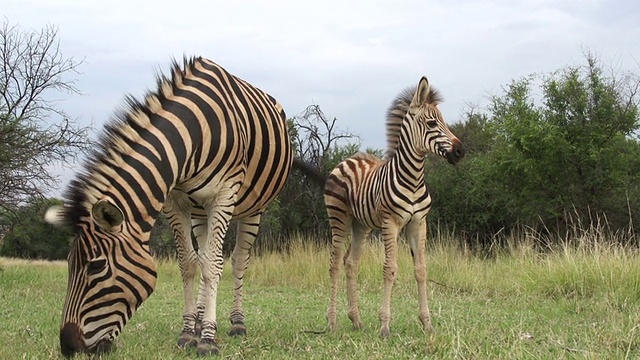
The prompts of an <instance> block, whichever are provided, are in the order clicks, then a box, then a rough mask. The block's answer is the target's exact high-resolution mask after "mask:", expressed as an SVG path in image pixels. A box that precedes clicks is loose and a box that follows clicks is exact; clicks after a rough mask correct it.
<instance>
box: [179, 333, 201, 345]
mask: <svg viewBox="0 0 640 360" xmlns="http://www.w3.org/2000/svg"><path fill="white" fill-rule="evenodd" d="M198 340H199V339H198V337H197V336H196V335H195V334H193V333H189V332H184V331H183V332H182V333H180V337H178V347H179V348H181V349H187V348H190V347H196V346H197V345H198Z"/></svg>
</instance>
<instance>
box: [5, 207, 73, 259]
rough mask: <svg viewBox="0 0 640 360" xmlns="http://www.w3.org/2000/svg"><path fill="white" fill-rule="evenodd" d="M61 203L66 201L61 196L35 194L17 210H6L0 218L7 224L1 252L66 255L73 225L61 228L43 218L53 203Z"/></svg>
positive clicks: (27, 256) (35, 256)
mask: <svg viewBox="0 0 640 360" xmlns="http://www.w3.org/2000/svg"><path fill="white" fill-rule="evenodd" d="M61 204H62V201H60V200H57V199H49V200H43V199H42V198H40V197H33V198H30V199H27V201H26V202H25V203H24V204H22V205H20V206H19V207H18V208H17V209H15V211H14V213H6V212H5V213H3V214H2V215H1V216H0V221H1V222H2V223H3V224H4V225H5V227H4V228H3V231H4V234H2V235H3V236H2V238H1V239H0V256H8V257H20V258H25V259H47V260H61V259H66V258H67V253H68V252H69V245H70V241H71V240H72V233H71V229H69V228H59V227H56V226H53V225H50V224H47V223H45V222H44V220H43V215H44V212H45V211H46V210H47V209H48V208H49V207H50V206H53V205H61ZM9 217H11V219H9Z"/></svg>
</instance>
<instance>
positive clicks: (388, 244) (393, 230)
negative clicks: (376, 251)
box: [380, 221, 398, 338]
mask: <svg viewBox="0 0 640 360" xmlns="http://www.w3.org/2000/svg"><path fill="white" fill-rule="evenodd" d="M382 238H383V240H384V267H383V269H382V276H383V277H384V290H383V293H382V306H380V336H381V337H383V338H388V337H389V336H390V335H391V333H390V331H389V323H390V322H391V288H393V283H394V282H395V280H396V276H397V275H398V227H397V225H396V224H395V222H393V221H385V222H383V224H382Z"/></svg>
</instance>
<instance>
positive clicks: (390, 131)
mask: <svg viewBox="0 0 640 360" xmlns="http://www.w3.org/2000/svg"><path fill="white" fill-rule="evenodd" d="M417 88H418V87H417V86H410V87H408V88H406V89H404V90H402V91H401V92H400V93H399V94H398V96H396V98H395V99H394V100H393V101H392V102H391V106H389V109H388V110H387V150H386V151H385V153H384V160H389V159H391V158H392V157H393V156H394V155H395V154H396V151H397V150H398V143H399V141H400V129H401V128H402V120H403V119H404V117H405V115H406V114H407V111H409V105H411V100H412V99H413V95H414V94H415V93H416V90H417ZM441 102H442V95H440V93H439V92H438V90H436V89H434V88H433V87H429V94H428V95H427V99H426V103H425V104H422V105H432V106H436V105H438V104H439V103H441Z"/></svg>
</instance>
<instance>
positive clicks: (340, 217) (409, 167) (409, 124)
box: [325, 77, 464, 337]
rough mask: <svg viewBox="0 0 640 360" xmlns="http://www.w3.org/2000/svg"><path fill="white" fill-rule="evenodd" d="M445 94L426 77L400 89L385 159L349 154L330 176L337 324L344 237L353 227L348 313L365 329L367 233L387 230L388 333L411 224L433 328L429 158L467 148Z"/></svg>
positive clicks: (384, 326)
mask: <svg viewBox="0 0 640 360" xmlns="http://www.w3.org/2000/svg"><path fill="white" fill-rule="evenodd" d="M440 101H441V99H440V96H439V94H438V93H437V92H436V91H435V90H434V89H432V88H431V87H430V86H429V82H428V81H427V79H426V78H424V77H423V78H422V79H421V80H420V82H419V84H418V86H417V87H416V88H412V89H408V90H406V91H404V92H403V93H401V94H400V95H399V96H398V98H397V99H396V100H395V101H394V102H393V104H392V106H391V108H390V109H389V111H388V114H387V142H388V148H387V152H386V154H385V158H384V159H379V158H377V157H375V156H373V155H369V154H357V155H355V156H353V157H351V158H349V159H346V160H344V161H343V162H341V163H340V164H338V166H337V167H336V168H335V169H334V170H333V171H332V172H331V173H330V174H329V177H328V179H327V181H326V184H325V204H326V207H327V214H328V217H329V224H330V226H331V236H332V237H331V239H332V252H331V264H330V270H329V271H330V275H331V295H330V301H329V309H328V311H327V319H328V321H329V328H330V329H332V330H333V329H335V328H336V316H337V315H336V306H337V292H338V275H339V272H340V264H341V262H342V261H343V252H344V243H345V240H346V238H347V236H348V235H349V233H351V243H350V245H349V250H348V252H347V254H346V256H344V264H345V270H346V275H347V296H348V300H349V318H350V319H351V321H352V323H353V326H354V327H355V328H357V329H359V328H362V326H363V324H362V321H361V319H360V310H359V307H358V296H357V290H356V287H357V273H358V269H359V262H360V256H361V254H362V247H363V243H364V241H365V239H366V238H367V237H369V235H370V233H371V231H372V229H380V230H381V232H382V237H383V241H384V247H385V262H384V269H383V275H384V293H383V300H382V305H381V308H380V314H379V315H380V322H381V328H380V334H381V336H383V337H388V336H389V334H390V331H389V323H390V318H391V311H390V303H391V288H392V286H393V282H394V280H395V278H396V275H397V270H398V266H397V238H398V235H399V234H400V232H401V230H402V229H403V228H406V233H407V237H408V241H409V244H410V247H411V253H412V255H413V260H414V272H415V277H416V281H417V283H418V295H419V307H420V308H419V318H420V320H421V322H422V325H423V327H424V329H425V330H431V329H432V327H431V320H430V314H429V308H428V306H427V290H426V262H425V261H426V260H425V246H426V237H427V233H426V231H427V229H426V216H427V213H428V212H429V209H430V208H431V197H430V195H429V192H428V190H427V187H426V186H425V182H424V157H425V156H426V155H427V153H428V152H432V153H435V154H437V155H440V156H442V157H445V158H447V159H448V160H449V162H450V163H452V164H454V163H456V162H458V161H459V160H460V159H461V158H462V157H463V156H464V153H463V151H462V148H461V143H460V141H459V140H458V139H457V138H456V137H455V136H454V135H453V134H452V133H451V131H450V130H449V128H448V127H447V124H446V123H445V122H444V119H443V117H442V114H441V113H440V110H438V107H437V105H438V103H439V102H440Z"/></svg>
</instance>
